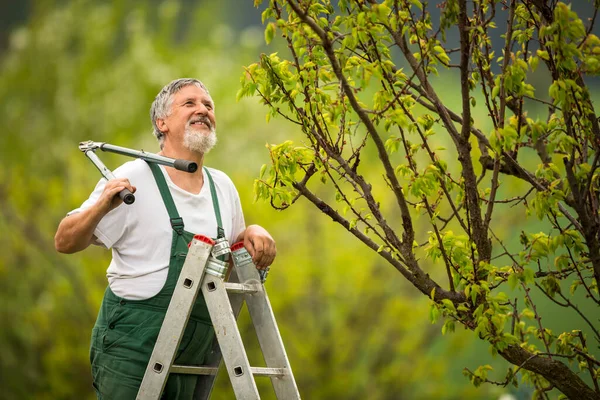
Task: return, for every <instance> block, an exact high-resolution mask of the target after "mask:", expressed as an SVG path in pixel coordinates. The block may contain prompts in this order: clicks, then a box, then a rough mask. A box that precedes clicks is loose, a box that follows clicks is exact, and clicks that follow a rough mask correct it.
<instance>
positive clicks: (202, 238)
mask: <svg viewBox="0 0 600 400" xmlns="http://www.w3.org/2000/svg"><path fill="white" fill-rule="evenodd" d="M194 239H195V240H199V241H201V242H204V243H206V244H210V245H211V246H214V245H215V241H214V240H212V239H211V238H209V237H208V236H204V235H194ZM193 241H194V240H192V242H193ZM192 242H190V243H189V244H188V247H190V245H191V244H192Z"/></svg>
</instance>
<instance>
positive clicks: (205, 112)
mask: <svg viewBox="0 0 600 400" xmlns="http://www.w3.org/2000/svg"><path fill="white" fill-rule="evenodd" d="M194 114H199V115H208V108H207V107H206V105H204V104H198V105H197V106H196V110H195V111H194Z"/></svg>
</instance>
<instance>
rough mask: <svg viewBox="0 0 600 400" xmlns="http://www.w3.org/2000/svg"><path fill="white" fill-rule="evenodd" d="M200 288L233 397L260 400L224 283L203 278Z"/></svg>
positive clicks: (211, 278) (217, 279) (220, 279)
mask: <svg viewBox="0 0 600 400" xmlns="http://www.w3.org/2000/svg"><path fill="white" fill-rule="evenodd" d="M201 288H202V294H203V295H204V300H206V305H207V307H208V311H209V313H210V319H211V320H212V322H213V326H214V328H215V334H216V336H217V341H218V342H219V347H220V348H221V353H222V356H223V360H224V361H225V367H226V369H227V374H228V375H229V379H230V381H231V386H232V387H233V391H234V393H235V397H236V398H237V399H244V400H259V399H260V395H259V393H258V388H257V387H256V382H255V381H254V376H253V375H252V368H251V367H250V362H249V361H248V356H247V355H246V351H245V348H244V344H243V342H242V338H241V335H240V332H239V330H238V327H237V322H236V320H235V316H234V313H233V310H232V307H231V304H230V302H229V298H228V294H227V291H226V289H225V285H224V281H223V279H222V278H220V277H216V276H213V275H210V274H206V275H205V277H204V281H203V282H202V286H201Z"/></svg>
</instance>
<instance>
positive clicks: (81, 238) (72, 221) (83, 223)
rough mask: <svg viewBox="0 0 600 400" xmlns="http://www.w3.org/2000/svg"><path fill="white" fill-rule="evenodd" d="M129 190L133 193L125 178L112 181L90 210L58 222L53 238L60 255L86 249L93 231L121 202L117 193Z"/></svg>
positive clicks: (93, 239) (91, 241) (91, 240)
mask: <svg viewBox="0 0 600 400" xmlns="http://www.w3.org/2000/svg"><path fill="white" fill-rule="evenodd" d="M123 189H129V191H131V193H134V192H135V187H134V186H131V183H129V180H128V179H126V178H118V179H112V180H110V181H108V182H107V183H106V185H105V186H104V190H103V191H102V194H101V195H100V197H99V198H98V201H96V203H95V204H94V205H93V206H91V207H90V208H88V209H86V210H83V211H81V212H78V213H76V214H72V215H69V216H67V217H65V218H63V220H62V221H61V222H60V224H59V225H58V229H57V230H56V235H55V236H54V247H55V248H56V250H57V251H58V252H60V253H66V254H72V253H76V252H78V251H81V250H84V249H86V248H87V247H88V246H89V245H90V244H92V243H93V242H94V241H95V239H96V238H95V237H94V231H95V230H96V226H98V223H99V222H100V221H101V220H102V218H104V216H105V215H106V214H108V212H109V211H111V210H113V209H115V208H117V207H118V206H119V205H120V204H121V203H123V200H121V198H120V197H119V192H120V191H121V190H123Z"/></svg>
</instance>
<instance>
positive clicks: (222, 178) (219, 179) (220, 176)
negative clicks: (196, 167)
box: [204, 166, 235, 187]
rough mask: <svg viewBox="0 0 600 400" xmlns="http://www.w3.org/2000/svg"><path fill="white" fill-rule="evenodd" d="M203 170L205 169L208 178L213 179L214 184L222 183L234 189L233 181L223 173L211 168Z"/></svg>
mask: <svg viewBox="0 0 600 400" xmlns="http://www.w3.org/2000/svg"><path fill="white" fill-rule="evenodd" d="M204 168H206V170H207V171H208V172H209V173H210V176H211V177H212V178H213V180H214V181H215V183H216V184H219V183H223V184H226V185H230V186H234V187H235V185H234V184H233V181H232V180H231V178H230V177H229V176H228V175H227V174H226V173H225V172H223V171H221V170H218V169H216V168H212V167H206V166H205V167H204Z"/></svg>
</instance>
